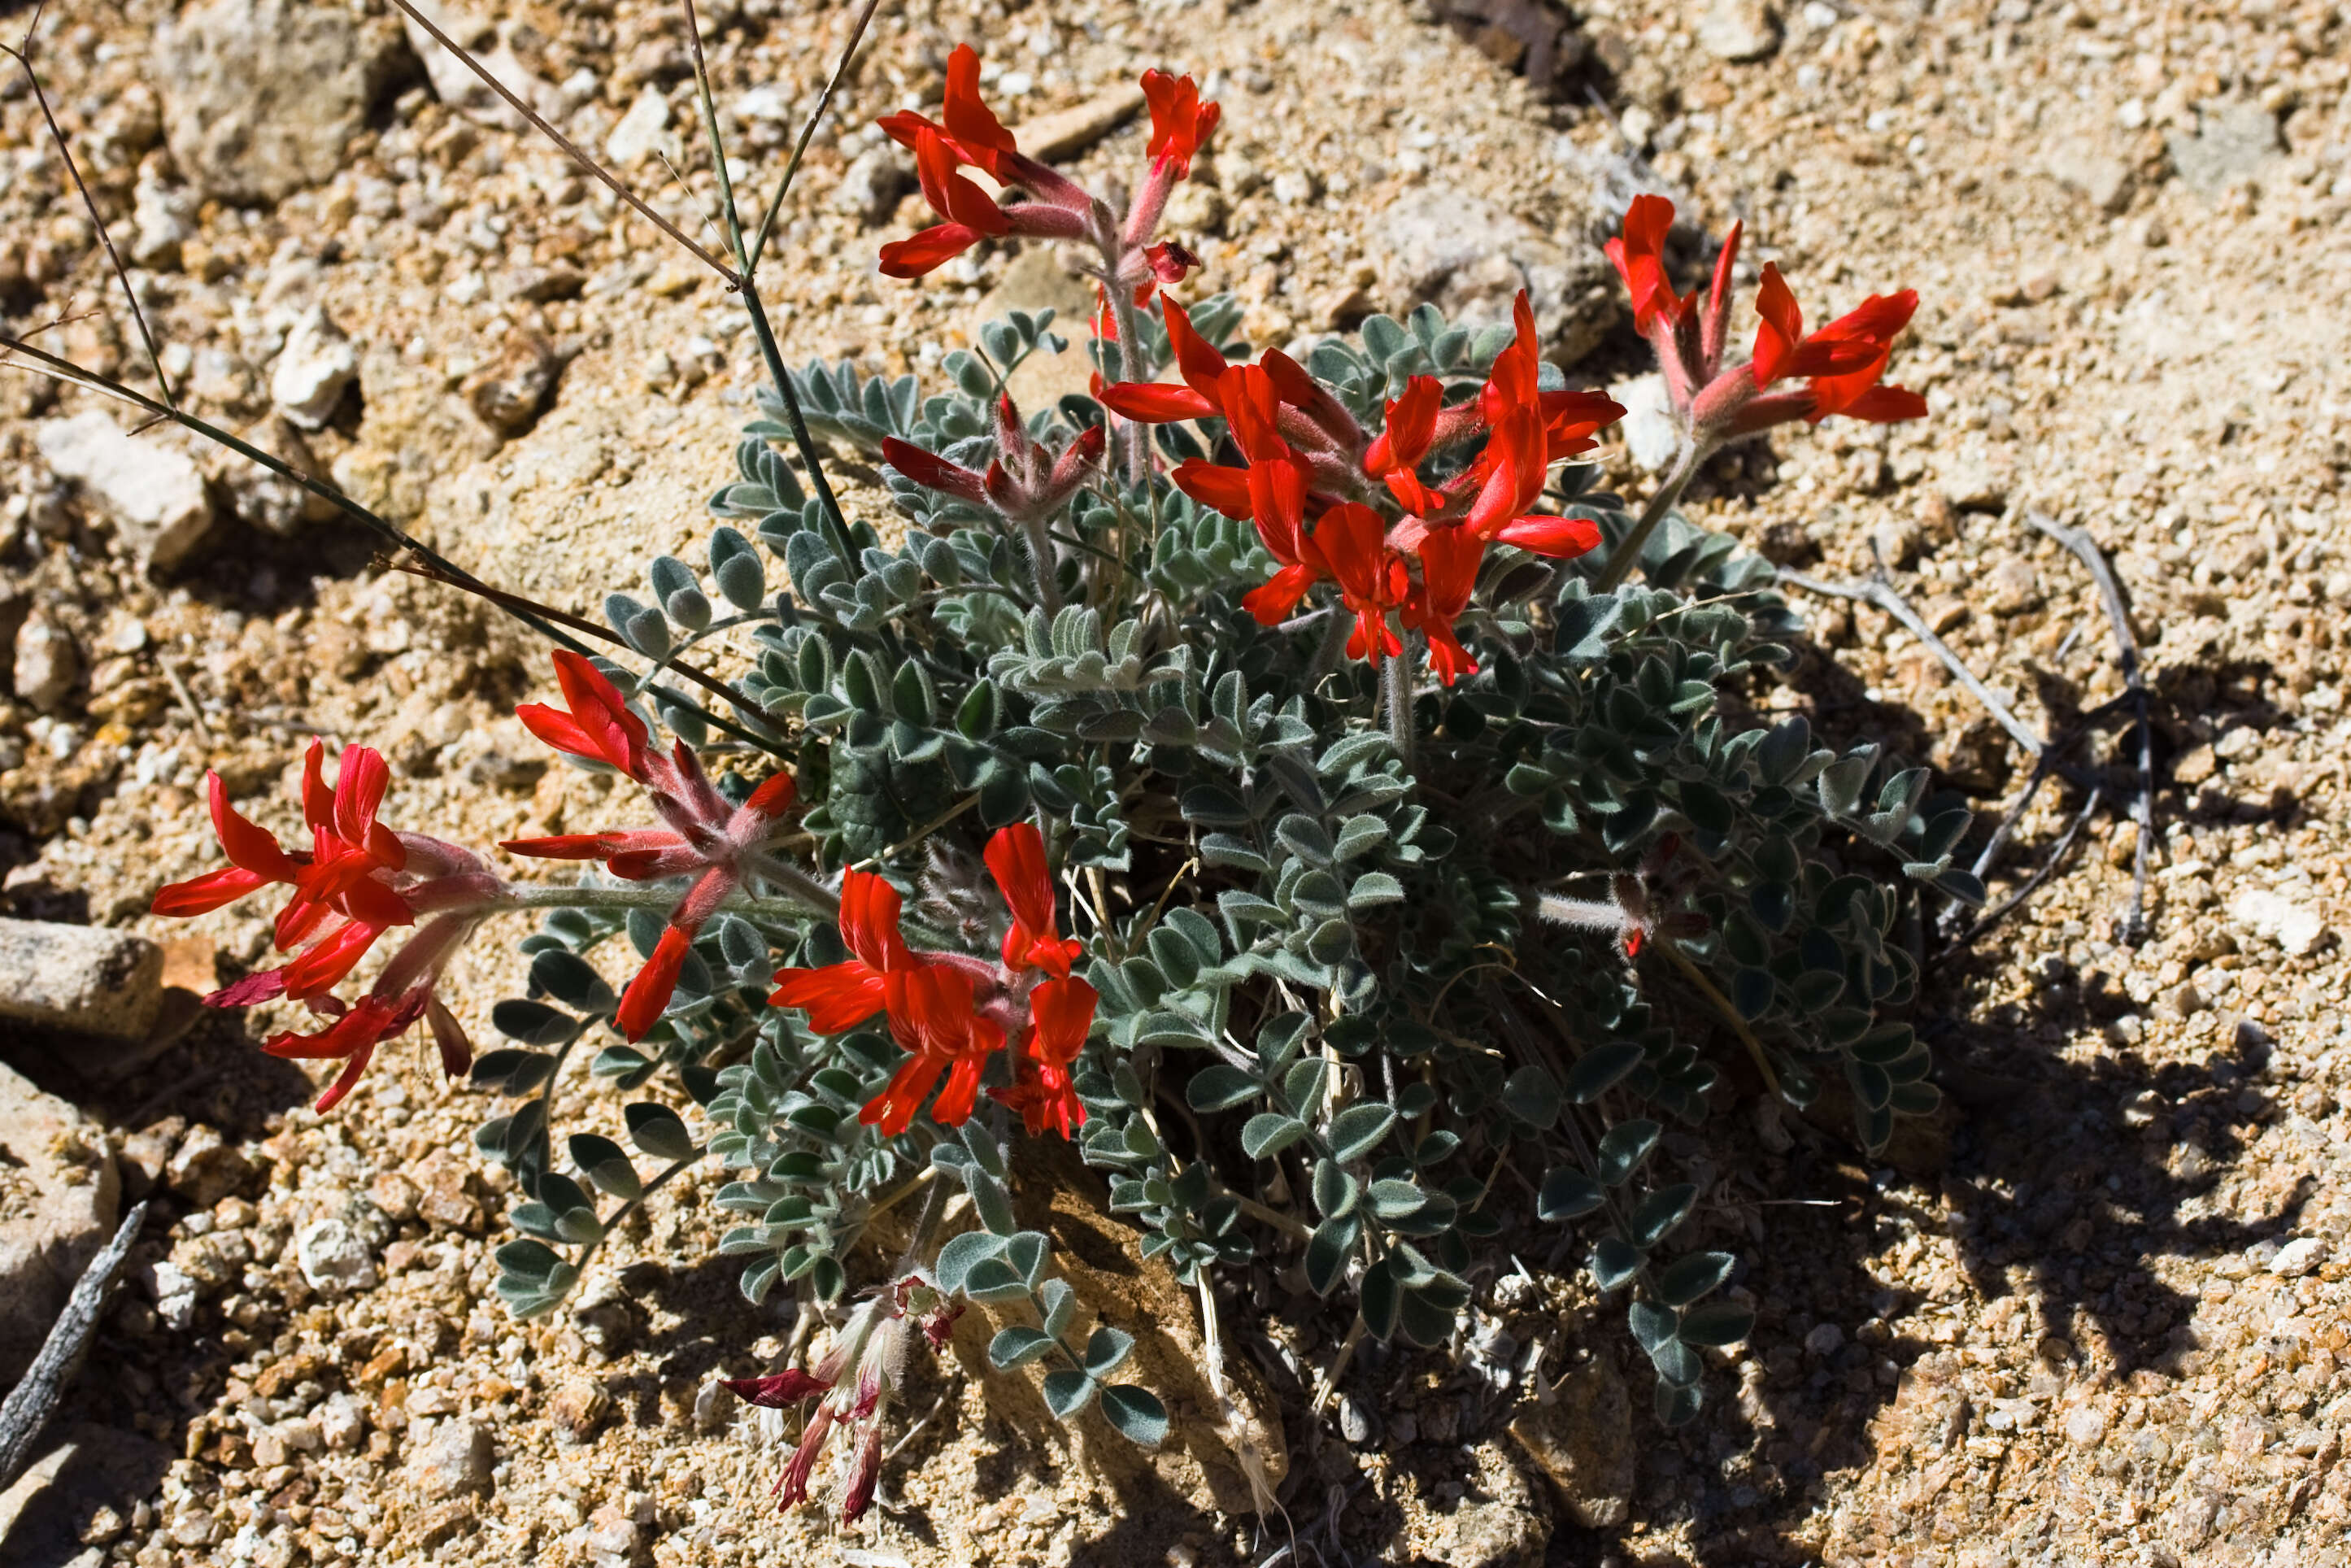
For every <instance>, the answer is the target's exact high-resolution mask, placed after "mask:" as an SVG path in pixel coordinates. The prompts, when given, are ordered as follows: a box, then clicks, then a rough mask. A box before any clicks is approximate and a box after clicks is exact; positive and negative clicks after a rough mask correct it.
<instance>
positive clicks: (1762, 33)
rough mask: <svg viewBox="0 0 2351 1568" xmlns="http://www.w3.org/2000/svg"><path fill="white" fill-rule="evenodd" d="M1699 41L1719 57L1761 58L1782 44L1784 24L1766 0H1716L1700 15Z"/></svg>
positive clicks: (1734, 58) (1700, 44)
mask: <svg viewBox="0 0 2351 1568" xmlns="http://www.w3.org/2000/svg"><path fill="white" fill-rule="evenodd" d="M1698 47H1701V48H1703V49H1704V50H1706V52H1707V53H1708V54H1709V55H1712V56H1713V57H1715V58H1716V59H1718V60H1729V61H1732V62H1734V63H1737V62H1740V61H1745V60H1760V59H1761V58H1763V57H1764V56H1766V55H1768V54H1770V53H1771V51H1772V50H1773V49H1776V48H1778V47H1780V24H1779V22H1778V20H1777V19H1776V18H1775V17H1774V16H1772V14H1771V6H1770V5H1768V4H1766V3H1765V0H1714V3H1713V4H1712V5H1708V7H1707V8H1706V15H1705V16H1701V17H1699V18H1698Z"/></svg>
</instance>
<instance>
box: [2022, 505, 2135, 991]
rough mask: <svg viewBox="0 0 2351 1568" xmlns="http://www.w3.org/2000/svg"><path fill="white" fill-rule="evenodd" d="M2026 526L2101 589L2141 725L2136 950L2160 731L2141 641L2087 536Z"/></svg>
mask: <svg viewBox="0 0 2351 1568" xmlns="http://www.w3.org/2000/svg"><path fill="white" fill-rule="evenodd" d="M2024 520H2025V521H2026V522H2029V523H2031V524H2032V526H2033V527H2034V528H2038V529H2040V530H2041V532H2043V534H2045V535H2047V536H2048V537H2049V538H2053V539H2054V540H2056V541H2057V542H2058V543H2059V544H2060V545H2062V546H2064V548H2065V549H2066V551H2067V552H2068V553H2069V554H2071V555H2072V556H2073V557H2074V559H2076V560H2078V561H2080V562H2081V563H2082V564H2083V566H2085V567H2086V568H2087V569H2088V570H2089V573H2090V578H2091V580H2093V581H2095V583H2096V584H2097V585H2098V598H2099V600H2100V601H2102V602H2103V603H2104V604H2105V608H2106V621H2107V622H2108V624H2110V625H2111V626H2112V627H2113V628H2114V632H2115V663H2116V664H2117V665H2118V666H2119V667H2120V668H2121V670H2122V675H2123V695H2125V696H2126V697H2128V698H2129V699H2130V703H2131V709H2132V714H2133V716H2134V717H2135V718H2136V720H2137V725H2138V799H2137V800H2136V801H2135V802H2133V804H2132V807H2131V820H2132V821H2135V822H2136V823H2137V825H2138V847H2137V853H2136V855H2135V857H2134V860H2133V864H2132V867H2131V901H2130V908H2129V910H2128V911H2127V912H2126V914H2125V915H2124V916H2123V930H2122V939H2123V940H2124V941H2125V942H2127V943H2131V944H2133V945H2136V944H2137V943H2139V942H2142V941H2144V940H2146V938H2147V855H2148V853H2149V851H2150V847H2151V845H2152V842H2153V840H2154V838H2155V725H2154V721H2153V717H2152V716H2151V714H2150V712H2149V705H2148V700H2147V677H2146V674H2145V672H2144V671H2143V669H2142V668H2141V661H2140V657H2139V650H2138V638H2137V636H2135V635H2133V633H2132V632H2131V624H2130V607H2129V606H2128V605H2127V604H2126V603H2125V602H2124V601H2123V590H2122V584H2121V583H2119V582H2117V581H2116V580H2115V574H2114V570H2113V569H2112V568H2111V567H2109V566H2108V565H2107V564H2106V557H2105V551H2104V550H2101V549H2099V548H2098V546H2097V541H2096V540H2095V539H2093V538H2090V536H2089V533H2088V532H2087V530H2085V529H2082V528H2067V527H2065V526H2064V524H2063V523H2060V522H2057V521H2056V520H2055V519H2053V518H2052V517H2045V516H2043V514H2041V513H2039V512H2036V511H2030V510H2028V511H2027V512H2026V513H2025V514H2024Z"/></svg>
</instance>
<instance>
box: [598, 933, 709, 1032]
mask: <svg viewBox="0 0 2351 1568" xmlns="http://www.w3.org/2000/svg"><path fill="white" fill-rule="evenodd" d="M693 946H694V934H693V933H692V932H690V931H682V930H680V929H679V928H678V927H676V926H674V925H672V926H670V927H668V928H667V929H666V930H664V931H663V933H662V936H661V942H660V944H659V945H658V946H655V947H654V948H653V956H652V957H651V958H650V959H648V960H647V961H646V963H645V967H643V968H642V969H640V970H638V971H637V977H636V978H635V979H633V980H631V981H630V982H629V988H628V990H627V992H626V993H624V994H623V995H622V998H621V1009H620V1011H619V1012H618V1013H616V1014H615V1015H614V1016H613V1020H612V1021H613V1022H614V1023H616V1024H618V1025H619V1026H620V1030H621V1034H622V1038H624V1039H626V1040H630V1041H631V1042H632V1043H633V1042H635V1041H637V1040H643V1038H644V1035H645V1031H646V1030H650V1029H652V1028H653V1024H654V1023H655V1022H656V1021H657V1020H659V1019H660V1018H661V1016H662V1010H663V1009H665V1008H667V1007H668V1006H669V998H670V994H671V993H672V992H673V991H674V990H676V989H677V972H678V971H679V970H680V969H682V968H684V967H685V956H686V954H687V952H688V951H689V950H691V949H692V947H693Z"/></svg>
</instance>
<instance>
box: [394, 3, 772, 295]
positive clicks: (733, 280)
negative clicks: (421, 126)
mask: <svg viewBox="0 0 2351 1568" xmlns="http://www.w3.org/2000/svg"><path fill="white" fill-rule="evenodd" d="M392 4H393V5H397V6H399V7H400V10H401V14H402V15H403V16H406V17H408V18H409V20H411V21H413V22H414V23H415V24H416V25H417V26H420V27H422V28H423V29H424V30H425V32H426V33H428V34H430V35H431V36H432V38H433V41H434V43H436V44H438V45H440V46H441V47H443V48H444V49H446V50H448V51H449V52H450V53H451V54H453V55H455V56H456V57H457V58H458V59H460V60H462V61H464V62H465V68H466V69H467V70H469V71H472V72H473V73H474V74H475V76H477V77H479V78H482V80H483V81H484V82H486V84H488V86H489V89H490V90H491V91H492V92H494V93H496V94H497V95H498V96H499V97H500V98H502V99H506V101H507V107H508V108H510V109H512V110H514V111H515V112H516V113H517V114H519V115H521V116H522V117H523V118H524V119H525V120H528V121H530V123H531V125H532V126H533V127H534V128H535V129H537V130H538V132H539V133H540V134H541V135H543V136H545V137H546V138H547V139H548V140H549V141H552V142H554V143H555V144H556V145H557V146H558V147H560V148H561V149H563V151H564V152H567V153H569V155H570V157H571V161H572V162H575V163H577V164H579V165H580V167H581V168H582V169H585V170H586V171H587V172H589V173H590V174H593V175H594V176H595V177H596V178H597V179H599V180H601V181H602V182H603V183H604V184H605V185H606V187H608V188H609V189H610V190H611V193H613V194H614V195H616V196H618V197H620V198H621V200H622V201H624V202H626V203H628V204H629V205H630V207H631V208H632V209H633V210H634V211H635V212H636V214H637V215H638V216H640V217H642V218H643V219H644V220H645V221H646V222H647V223H649V224H651V225H653V227H655V228H657V229H659V230H661V232H662V233H664V234H665V235H669V237H670V238H672V239H674V240H675V241H676V242H677V243H678V244H680V245H682V246H684V247H685V248H686V250H687V251H688V252H689V253H690V254H692V256H694V258H695V260H697V261H699V262H701V263H702V265H703V266H705V267H709V268H710V269H711V270H712V271H714V272H716V273H717V274H718V276H719V277H723V278H725V279H726V286H727V287H729V288H733V287H737V286H738V285H740V284H741V282H742V279H741V278H740V277H737V276H736V273H735V269H734V268H733V267H728V266H727V265H726V263H725V262H723V261H721V260H719V259H718V257H716V256H714V255H712V254H711V253H710V252H709V251H707V250H705V249H704V248H703V247H702V246H698V245H696V244H695V242H694V241H693V240H691V239H689V238H687V237H686V235H685V233H684V231H683V230H682V229H680V228H679V227H678V226H677V225H675V224H674V223H672V222H670V221H669V220H668V219H667V218H665V217H664V216H662V215H661V214H659V213H657V212H655V211H653V208H651V207H649V206H647V205H646V204H644V202H643V199H642V198H640V197H639V196H638V195H637V193H635V192H634V191H632V190H630V189H629V188H628V187H627V186H626V185H623V184H622V183H621V181H620V177H619V176H618V175H616V174H614V173H613V172H611V170H609V169H607V168H605V167H604V165H602V164H601V163H599V162H596V160H595V159H593V158H590V156H588V154H587V153H585V152H581V151H580V146H579V144H578V143H577V142H575V141H572V140H571V138H569V136H566V135H564V134H563V132H561V131H558V130H556V129H555V127H553V126H552V125H549V123H548V122H547V121H546V120H542V119H541V118H539V114H538V110H535V109H533V108H531V106H530V105H528V104H527V103H525V102H524V101H523V100H522V99H520V98H517V96H516V95H515V92H514V89H511V88H509V87H507V84H506V83H504V82H502V81H500V80H499V79H498V78H497V74H496V72H495V71H493V70H491V69H490V68H489V67H487V66H486V65H484V64H483V63H482V62H481V61H480V60H479V59H476V58H475V56H474V52H473V51H472V50H471V49H468V48H466V47H464V46H463V45H461V44H459V43H458V42H457V41H456V40H455V39H454V38H452V37H449V35H448V34H446V33H444V32H443V31H442V30H441V29H440V28H439V27H437V26H434V24H433V21H432V18H430V17H428V16H425V15H424V13H423V12H422V11H419V10H418V9H417V8H416V7H415V6H414V5H411V4H410V3H409V0H392Z"/></svg>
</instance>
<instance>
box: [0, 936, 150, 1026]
mask: <svg viewBox="0 0 2351 1568" xmlns="http://www.w3.org/2000/svg"><path fill="white" fill-rule="evenodd" d="M162 987H163V950H162V948H161V947H158V946H155V944H154V943H152V942H150V941H148V940H147V939H146V938H145V937H143V936H132V935H131V933H130V932H128V931H110V930H107V929H105V928H103V927H99V926H91V925H60V924H57V923H56V922H53V921H47V920H0V1025H5V1027H8V1028H11V1029H45V1030H67V1031H69V1032H71V1033H74V1034H83V1035H103V1036H105V1037H107V1038H108V1039H110V1040H143V1039H144V1038H145V1037H146V1035H147V1031H148V1030H150V1029H151V1028H152V1027H153V1025H154V1022H155V1009H156V1008H157V1006H158V1005H159V1004H160V1003H161V1001H162V994H163V990H162Z"/></svg>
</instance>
